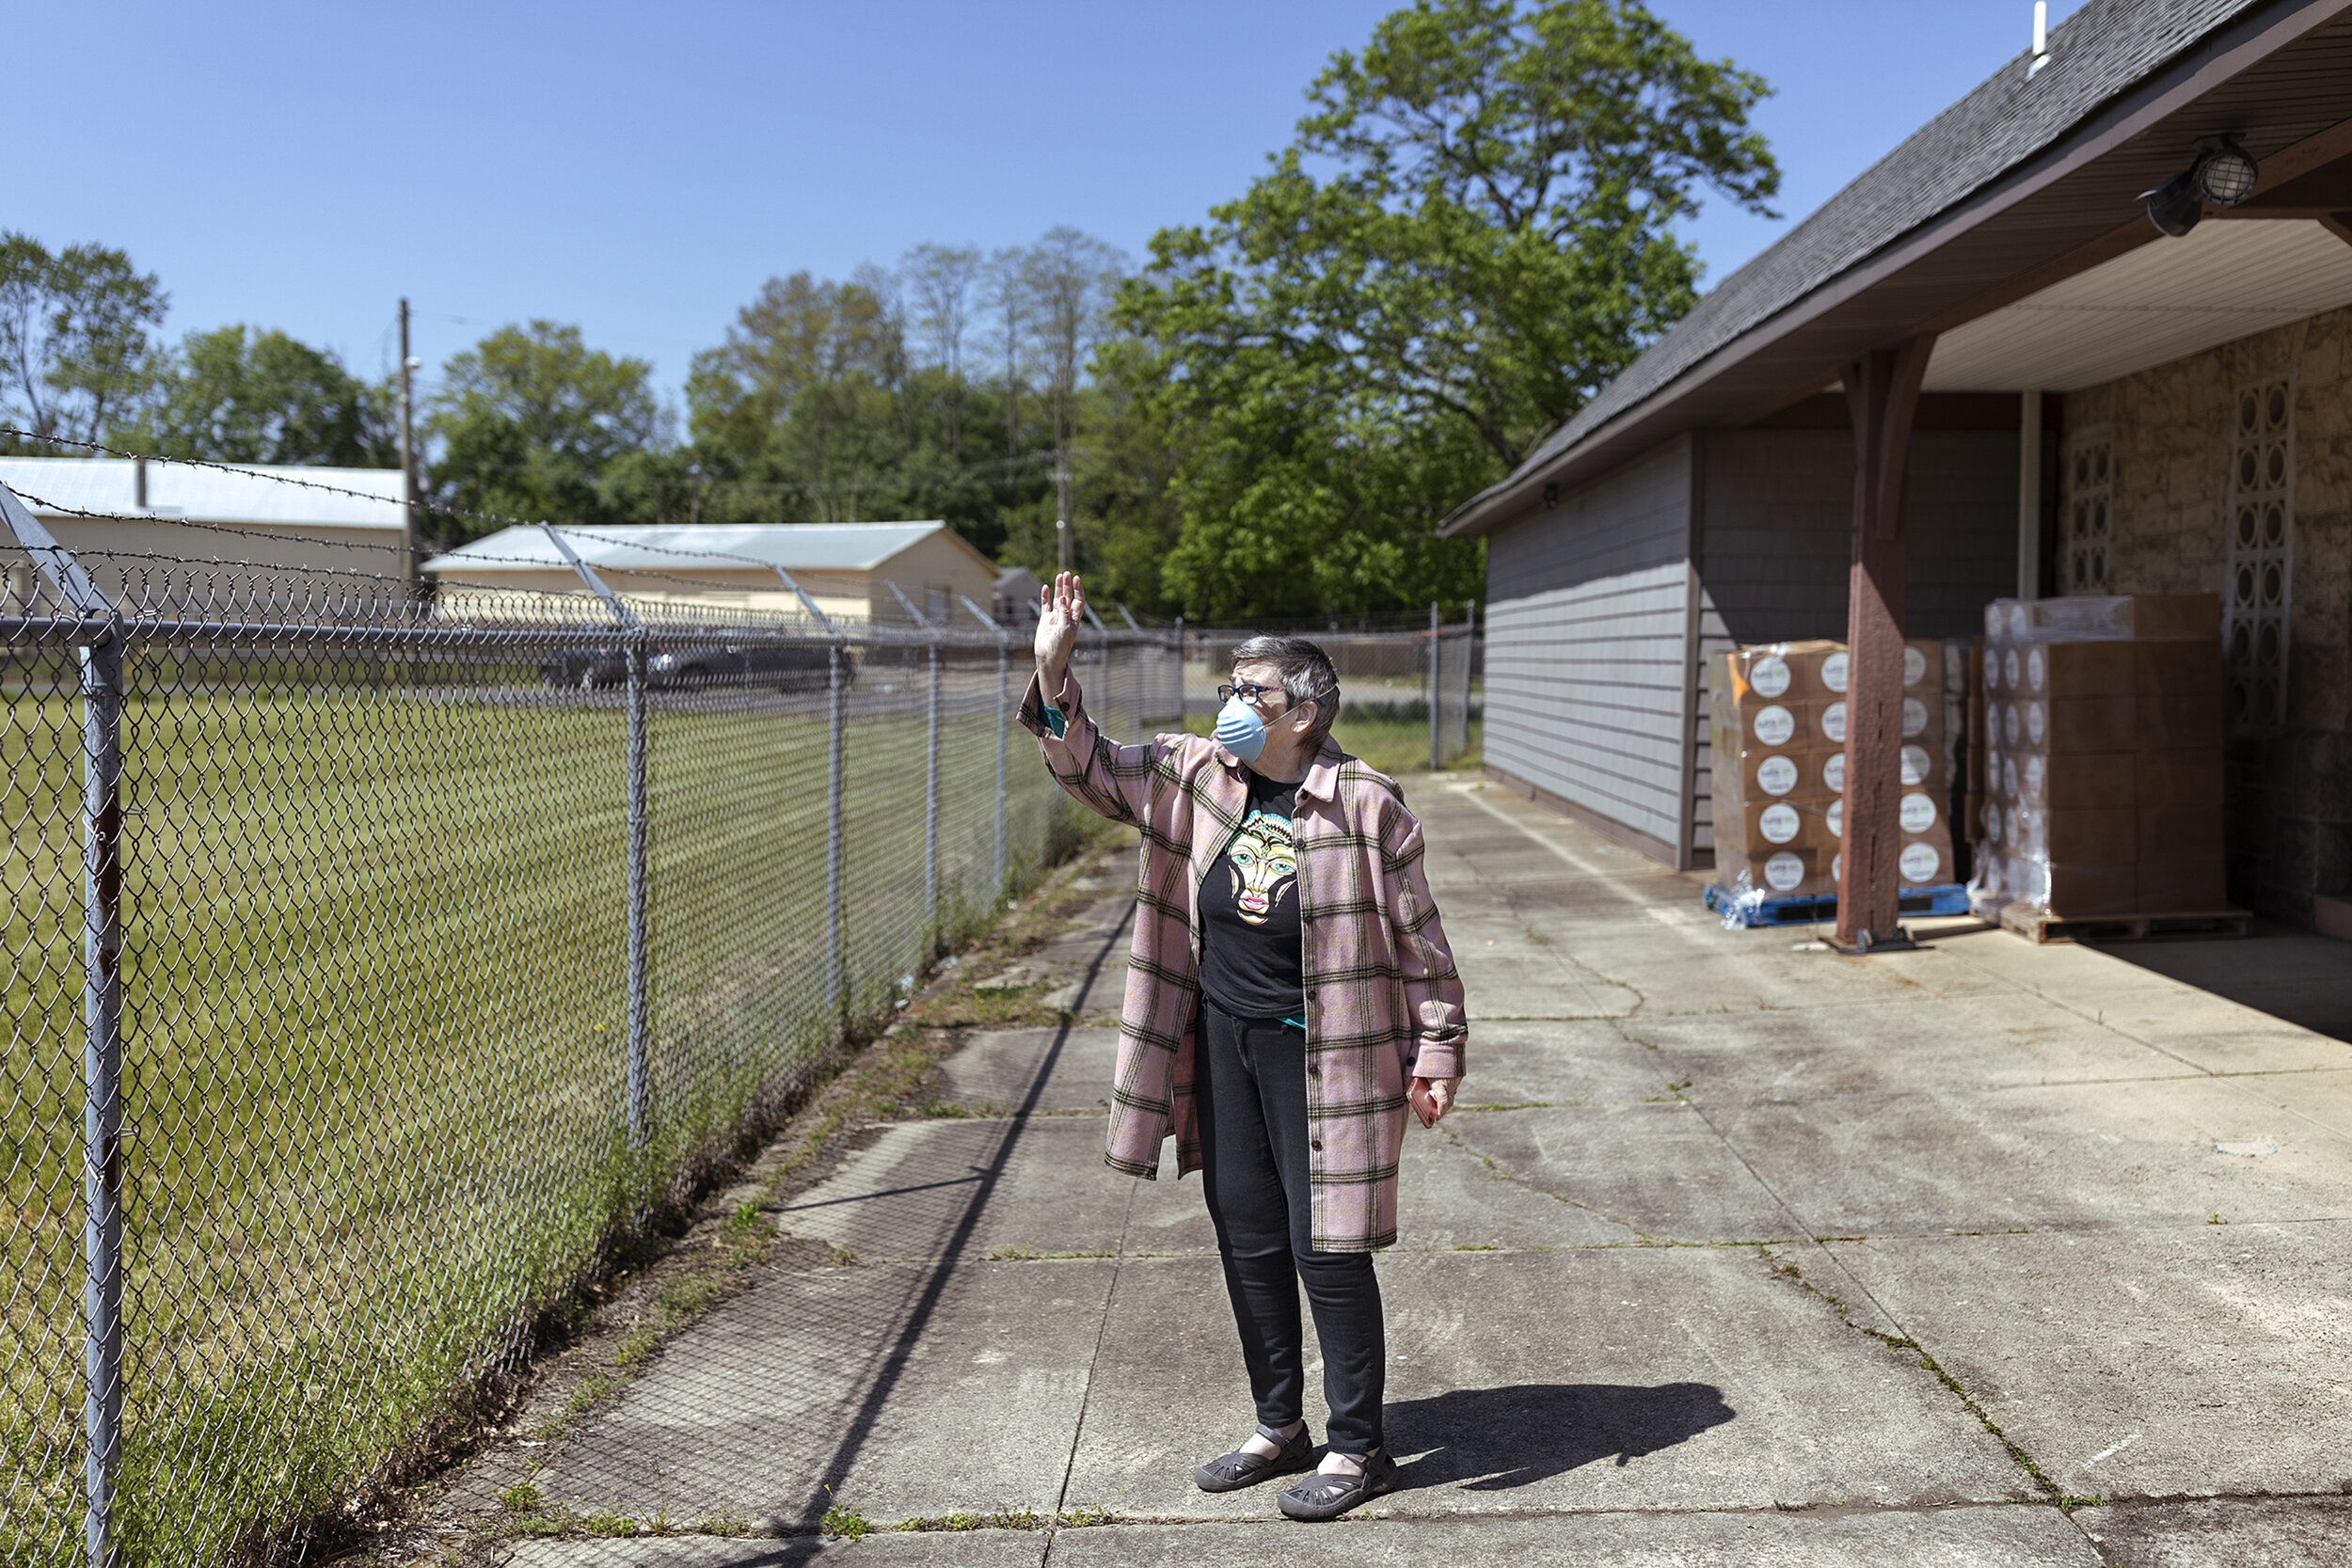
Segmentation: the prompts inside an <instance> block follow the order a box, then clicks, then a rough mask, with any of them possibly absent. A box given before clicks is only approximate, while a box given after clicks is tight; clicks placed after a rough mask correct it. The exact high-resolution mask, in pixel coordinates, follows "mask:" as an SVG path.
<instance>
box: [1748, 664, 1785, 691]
mask: <svg viewBox="0 0 2352 1568" xmlns="http://www.w3.org/2000/svg"><path fill="white" fill-rule="evenodd" d="M1748 685H1749V686H1751V687H1753V688H1754V689H1755V690H1756V695H1757V696H1759V697H1780V696H1785V695H1787V694H1788V660H1787V659H1785V658H1783V657H1780V656H1779V655H1778V654H1765V655H1763V656H1762V657H1758V658H1757V659H1756V662H1755V663H1753V664H1751V665H1749V666H1748Z"/></svg>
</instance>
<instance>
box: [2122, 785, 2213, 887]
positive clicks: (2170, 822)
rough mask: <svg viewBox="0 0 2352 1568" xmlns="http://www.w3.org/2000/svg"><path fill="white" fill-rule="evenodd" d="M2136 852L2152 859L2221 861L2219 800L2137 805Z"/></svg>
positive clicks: (2157, 861) (2144, 858)
mask: <svg viewBox="0 0 2352 1568" xmlns="http://www.w3.org/2000/svg"><path fill="white" fill-rule="evenodd" d="M2136 816H2137V818H2138V823H2139V826H2138V831H2137V832H2138V840H2139V855H2140V859H2142V860H2143V861H2147V862H2151V863H2180V862H2205V861H2210V862H2212V863H2213V865H2214V867H2215V868H2216V869H2217V870H2218V869H2219V867H2220V865H2221V802H2220V801H2218V800H2215V801H2212V802H2211V803H2209V804H2206V805H2201V806H2149V805H2142V806H2140V807H2139V808H2137V813H2136Z"/></svg>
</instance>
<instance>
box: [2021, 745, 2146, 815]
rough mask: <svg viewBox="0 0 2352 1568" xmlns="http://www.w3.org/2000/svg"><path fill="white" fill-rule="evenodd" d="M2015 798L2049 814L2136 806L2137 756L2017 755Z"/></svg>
mask: <svg viewBox="0 0 2352 1568" xmlns="http://www.w3.org/2000/svg"><path fill="white" fill-rule="evenodd" d="M2010 766H2011V770H2013V771H2014V772H2015V773H2016V775H2017V788H2016V792H2015V795H2016V799H2017V800H2018V801H2019V802H2020V803H2021V804H2024V805H2029V806H2038V807H2042V808H2043V809H2045V810H2050V811H2115V810H2119V809H2120V810H2124V811H2129V810H2130V809H2132V808H2133V807H2134V806H2136V805H2137V804H2138V803H2139V756H2138V753H2137V752H2063V753H2060V754H2059V755H2057V756H2051V755H2048V754H2047V753H2044V752H2025V753H2023V754H2021V755H2019V756H2018V757H2017V758H2016V759H2015V760H2014V762H2013V763H2012V764H2011V765H2010Z"/></svg>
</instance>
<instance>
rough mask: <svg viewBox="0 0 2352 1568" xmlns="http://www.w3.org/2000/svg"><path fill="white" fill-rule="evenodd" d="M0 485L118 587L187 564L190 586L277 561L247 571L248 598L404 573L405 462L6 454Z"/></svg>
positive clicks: (103, 582) (103, 581) (0, 463)
mask: <svg viewBox="0 0 2352 1568" xmlns="http://www.w3.org/2000/svg"><path fill="white" fill-rule="evenodd" d="M0 483H5V484H7V485H8V488H9V489H11V490H13V491H15V492H16V494H17V496H18V497H19V499H22V500H23V501H24V504H25V507H26V509H27V510H29V511H30V512H31V513H32V514H33V515H34V516H36V517H38V518H39V519H40V521H41V522H42V524H43V525H44V526H46V527H47V528H48V530H49V531H50V532H52V533H54V534H56V538H57V542H58V543H59V544H60V545H63V546H65V547H66V548H67V549H69V550H71V551H72V552H73V553H74V554H75V555H76V556H77V557H80V558H82V563H83V565H84V566H85V567H86V568H87V570H88V571H89V572H90V574H91V575H92V577H93V578H96V579H97V580H98V582H99V584H100V586H101V587H102V588H108V590H109V592H113V591H114V589H115V588H119V586H120V585H121V584H123V583H124V582H125V580H126V579H129V578H144V579H146V580H147V581H149V582H150V583H151V582H153V581H154V580H156V579H157V578H160V577H162V576H163V575H165V574H166V573H167V572H168V571H170V570H172V569H174V568H175V566H177V565H180V564H184V565H185V566H186V568H187V570H186V572H183V573H182V574H181V580H182V582H183V587H184V584H185V581H186V578H187V577H188V575H190V574H194V575H196V576H198V577H210V578H215V579H217V578H221V577H223V576H234V575H237V574H238V572H239V569H240V568H243V567H247V566H259V567H263V568H266V569H267V570H266V572H265V573H263V574H255V573H251V572H246V573H244V574H243V581H242V584H241V586H239V587H237V588H236V589H235V590H234V594H235V596H236V597H238V598H239V599H246V598H251V597H253V596H254V595H256V594H264V595H266V594H269V593H270V592H271V588H270V586H269V585H271V584H274V585H276V586H277V587H278V588H286V587H289V586H291V585H295V584H299V585H301V589H302V591H304V592H309V591H310V590H311V589H313V588H315V587H316V586H317V585H319V584H321V583H324V582H326V581H328V580H330V579H329V578H327V577H326V574H327V573H337V574H342V573H362V574H366V575H367V576H369V577H372V578H383V579H387V580H392V579H397V578H400V577H401V576H402V575H403V570H404V567H405V557H404V555H403V553H402V546H403V542H404V526H405V517H404V515H403V507H402V503H401V476H400V471H399V470H398V469H396V468H310V467H277V466H264V465H260V464H249V465H222V466H218V467H215V466H210V465H206V466H197V465H189V464H180V463H167V462H164V461H162V460H160V459H156V460H149V459H144V458H121V457H0ZM12 569H14V568H12ZM264 578H266V579H267V581H266V583H265V582H264V580H263V579H264ZM332 580H335V581H337V582H340V583H342V585H344V586H346V587H364V586H366V585H365V584H364V583H362V582H361V581H359V580H358V579H355V578H341V577H339V578H334V579H332ZM110 585H111V586H110ZM199 592H201V591H199Z"/></svg>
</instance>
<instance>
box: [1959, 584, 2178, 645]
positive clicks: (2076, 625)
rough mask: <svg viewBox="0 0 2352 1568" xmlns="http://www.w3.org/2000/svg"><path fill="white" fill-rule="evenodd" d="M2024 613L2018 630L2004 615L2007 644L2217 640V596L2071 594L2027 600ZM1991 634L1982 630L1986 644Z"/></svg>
mask: <svg viewBox="0 0 2352 1568" xmlns="http://www.w3.org/2000/svg"><path fill="white" fill-rule="evenodd" d="M1995 602H1996V603H2002V604H2013V603H2014V602H2015V601H2014V600H1998V601H1995ZM2025 611H2026V613H2025V625H2024V626H2023V627H2020V626H2018V624H2017V617H2016V615H2015V614H2014V613H2013V612H2012V613H2011V614H2010V616H2009V617H2008V623H2009V632H2010V641H2019V642H2026V641H2040V642H2050V641H2084V640H2095V641H2132V640H2136V639H2141V638H2155V637H2206V638H2212V639H2215V640H2216V641H2218V640H2219V638H2220V636H2221V595H2220V594H2120V595H2100V594H2072V595H2069V596H2067V597H2065V598H2060V599H2033V600H2030V601H2028V602H2027V603H2026V606H2025ZM1991 635H1992V634H1991V632H1990V631H1989V630H1988V632H1987V638H1988V640H1990V639H1991Z"/></svg>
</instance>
